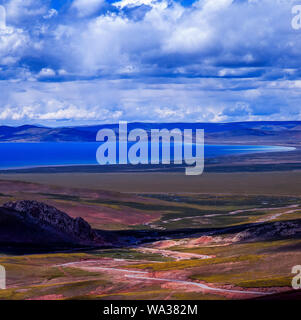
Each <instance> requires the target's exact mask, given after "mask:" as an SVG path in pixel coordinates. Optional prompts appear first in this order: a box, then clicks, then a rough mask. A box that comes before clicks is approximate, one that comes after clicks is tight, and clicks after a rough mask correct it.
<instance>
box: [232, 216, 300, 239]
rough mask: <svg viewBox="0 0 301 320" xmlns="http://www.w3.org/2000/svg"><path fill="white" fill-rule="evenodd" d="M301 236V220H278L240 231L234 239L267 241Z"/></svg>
mask: <svg viewBox="0 0 301 320" xmlns="http://www.w3.org/2000/svg"><path fill="white" fill-rule="evenodd" d="M295 236H301V221H300V220H295V221H277V222H270V223H262V224H257V225H254V226H252V227H250V228H248V229H246V230H244V231H242V232H239V233H238V234H237V235H236V236H235V237H234V239H233V240H234V241H265V240H273V239H281V238H292V237H295Z"/></svg>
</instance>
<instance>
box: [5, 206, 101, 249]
mask: <svg viewBox="0 0 301 320" xmlns="http://www.w3.org/2000/svg"><path fill="white" fill-rule="evenodd" d="M1 217H2V219H1ZM5 217H6V218H5ZM1 220H2V221H1ZM1 222H2V225H1ZM8 222H10V223H9V225H10V228H17V229H18V230H19V229H24V230H22V231H21V230H20V231H19V233H17V234H14V235H13V234H12V232H10V228H6V229H4V228H3V229H4V230H3V234H8V233H9V234H10V237H11V239H8V240H9V241H10V242H14V243H15V242H18V239H19V240H20V241H19V242H23V243H27V242H28V243H35V242H37V241H39V242H40V243H46V244H52V243H65V244H73V245H99V244H102V243H103V242H104V240H103V239H102V237H101V236H100V234H99V233H97V232H96V231H94V230H93V229H92V228H91V226H90V225H89V224H88V223H87V222H86V221H85V220H84V219H82V218H75V219H73V218H71V217H70V216H68V215H67V214H66V213H64V212H62V211H60V210H58V209H56V208H54V207H52V206H49V205H46V204H44V203H40V202H36V201H18V202H9V203H6V204H4V206H3V208H0V230H1V227H2V226H3V225H6V226H7V227H8V225H7V223H8ZM13 224H15V225H13ZM21 225H22V226H23V228H19V227H18V226H21ZM29 230H31V232H28V231H29ZM3 234H2V237H1V234H0V241H1V240H2V241H3Z"/></svg>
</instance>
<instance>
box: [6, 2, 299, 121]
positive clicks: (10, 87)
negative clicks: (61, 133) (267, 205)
mask: <svg viewBox="0 0 301 320" xmlns="http://www.w3.org/2000/svg"><path fill="white" fill-rule="evenodd" d="M296 4H298V1H292V0H198V1H194V0H183V1H181V0H177V1H175V0H120V1H114V0H0V124H5V125H22V124H40V125H50V126H63V125H89V124H95V123H116V122H118V121H121V120H123V121H129V122H133V121H147V122H149V121H153V122H154V121H155V122H195V121H199V122H230V121H255V120H256V121H257V120H258V121H259V120H277V121H278V120H279V121H281V120H301V78H300V76H301V29H300V30H295V29H294V28H293V27H292V19H293V17H294V14H293V13H292V7H293V6H294V5H296ZM299 4H301V0H300V1H299Z"/></svg>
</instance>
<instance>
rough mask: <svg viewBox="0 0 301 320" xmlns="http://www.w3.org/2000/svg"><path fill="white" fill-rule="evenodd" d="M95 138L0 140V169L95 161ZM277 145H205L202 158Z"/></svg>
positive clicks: (272, 148)
mask: <svg viewBox="0 0 301 320" xmlns="http://www.w3.org/2000/svg"><path fill="white" fill-rule="evenodd" d="M100 144H101V143H99V142H60V143H55V142H47V143H43V142H41V143H0V155H1V156H0V169H13V168H30V167H42V166H63V165H97V164H98V163H97V161H96V151H97V149H98V147H99V146H100ZM292 150H294V148H289V147H278V146H243V145H205V159H206V158H214V157H218V156H223V155H237V154H248V153H259V152H282V151H283V152H285V151H292Z"/></svg>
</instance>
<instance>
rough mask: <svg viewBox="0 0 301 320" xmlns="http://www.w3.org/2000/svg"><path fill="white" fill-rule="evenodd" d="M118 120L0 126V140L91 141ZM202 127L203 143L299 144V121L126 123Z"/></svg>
mask: <svg viewBox="0 0 301 320" xmlns="http://www.w3.org/2000/svg"><path fill="white" fill-rule="evenodd" d="M103 128H109V129H112V130H114V131H115V132H116V134H117V133H118V124H109V125H107V124H105V125H94V126H78V127H60V128H50V127H42V126H34V125H24V126H20V127H10V126H0V142H67V141H69V142H71V141H73V142H95V140H96V134H97V132H98V130H100V129H103ZM134 128H141V129H145V130H147V131H148V132H150V130H151V129H163V128H166V129H173V128H179V129H181V130H183V129H197V128H199V129H204V130H205V139H206V143H210V144H214V143H229V144H271V143H273V144H275V143H276V144H286V145H300V144H301V121H270V122H267V121H259V122H235V123H138V122H136V123H129V124H128V130H132V129H134Z"/></svg>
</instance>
